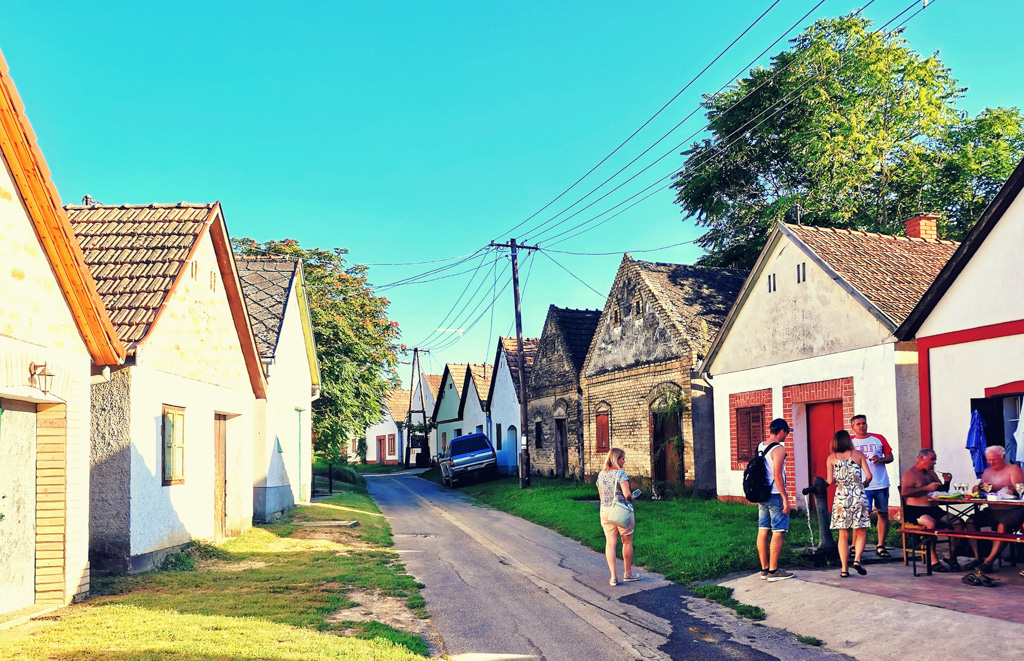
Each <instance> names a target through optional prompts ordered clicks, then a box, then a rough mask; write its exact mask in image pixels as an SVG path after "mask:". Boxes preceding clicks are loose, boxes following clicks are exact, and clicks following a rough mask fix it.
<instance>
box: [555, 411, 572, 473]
mask: <svg viewBox="0 0 1024 661" xmlns="http://www.w3.org/2000/svg"><path fill="white" fill-rule="evenodd" d="M567 435H568V434H567V433H566V424H565V418H555V475H557V476H558V477H565V472H566V470H568V468H569V446H568V445H567V441H566V436H567Z"/></svg>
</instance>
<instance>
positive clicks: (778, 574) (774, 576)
mask: <svg viewBox="0 0 1024 661" xmlns="http://www.w3.org/2000/svg"><path fill="white" fill-rule="evenodd" d="M787 578H793V573H792V572H788V571H786V570H785V569H776V570H775V571H774V572H768V582H769V583H774V582H775V581H784V580H786V579H787Z"/></svg>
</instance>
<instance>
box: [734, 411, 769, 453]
mask: <svg viewBox="0 0 1024 661" xmlns="http://www.w3.org/2000/svg"><path fill="white" fill-rule="evenodd" d="M763 440H764V407H763V406H748V407H747V408H742V409H736V460H737V461H738V462H740V463H746V462H748V461H750V459H751V457H753V456H754V455H756V454H757V446H758V444H760V443H761V441H763Z"/></svg>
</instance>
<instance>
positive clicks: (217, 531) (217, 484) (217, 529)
mask: <svg viewBox="0 0 1024 661" xmlns="http://www.w3.org/2000/svg"><path fill="white" fill-rule="evenodd" d="M227 449H228V416H226V415H224V414H223V413H217V414H214V416H213V534H214V536H215V537H217V538H223V537H226V536H227V522H228V521H227V519H228V516H227V510H228V508H227V494H228V488H227V484H228V479H227V473H228V470H227V469H228V462H227V458H228V453H227Z"/></svg>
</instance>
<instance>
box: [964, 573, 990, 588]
mask: <svg viewBox="0 0 1024 661" xmlns="http://www.w3.org/2000/svg"><path fill="white" fill-rule="evenodd" d="M990 580H991V579H990ZM960 581H961V582H963V583H964V584H965V585H981V581H979V580H978V577H977V576H975V575H974V574H968V575H967V576H964V577H963V578H961V579H960Z"/></svg>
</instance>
